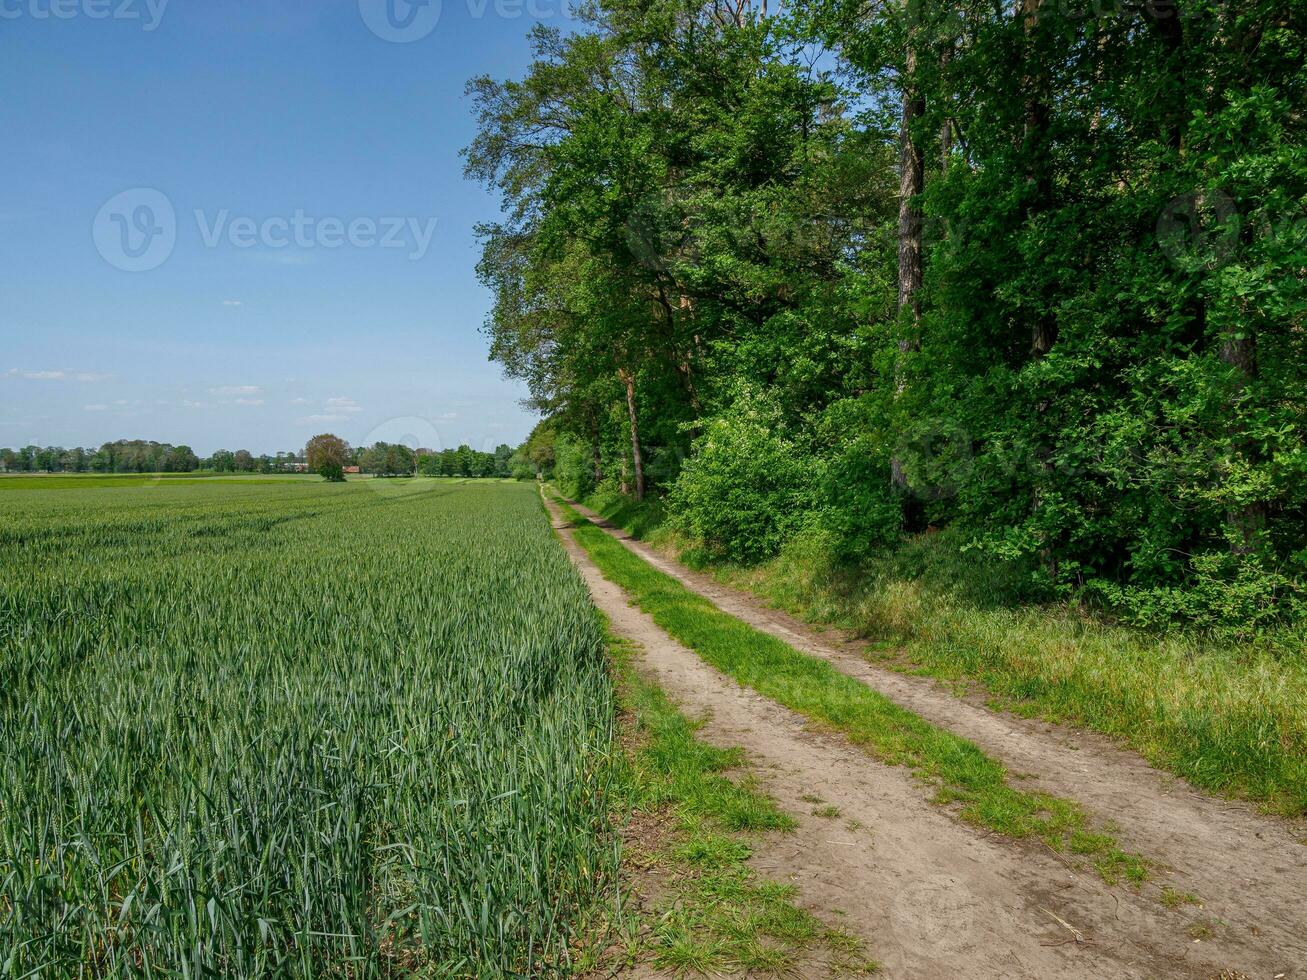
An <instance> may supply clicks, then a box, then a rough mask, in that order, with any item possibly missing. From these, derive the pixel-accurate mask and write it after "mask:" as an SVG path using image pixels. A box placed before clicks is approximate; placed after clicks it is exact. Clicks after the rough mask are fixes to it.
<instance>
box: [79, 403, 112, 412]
mask: <svg viewBox="0 0 1307 980" xmlns="http://www.w3.org/2000/svg"><path fill="white" fill-rule="evenodd" d="M83 410H84V411H87V412H107V411H109V406H108V405H86V406H83Z"/></svg>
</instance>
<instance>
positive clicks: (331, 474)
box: [318, 463, 345, 483]
mask: <svg viewBox="0 0 1307 980" xmlns="http://www.w3.org/2000/svg"><path fill="white" fill-rule="evenodd" d="M318 474H319V475H320V476H321V477H322V478H323V479H324V480H326V481H327V482H328V483H344V482H345V467H343V466H341V465H340V464H339V463H323V464H322V465H321V466H319V467H318Z"/></svg>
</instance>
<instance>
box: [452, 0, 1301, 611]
mask: <svg viewBox="0 0 1307 980" xmlns="http://www.w3.org/2000/svg"><path fill="white" fill-rule="evenodd" d="M1304 26H1307V25H1304V9H1303V8H1302V7H1301V6H1300V5H1292V4H1289V5H1286V4H1282V3H1274V2H1271V0H1253V2H1252V3H1251V4H1245V5H1242V6H1237V5H1229V4H1217V3H1214V2H1211V0H1175V2H1169V0H1168V2H1167V3H1164V4H1160V3H1153V4H1140V5H1116V4H1108V5H1106V6H1104V5H1087V6H1086V5H1075V4H1070V5H1068V4H1064V3H1054V2H1053V0H1022V2H1021V3H1018V4H1016V5H1015V7H1014V6H1011V5H1008V6H1001V5H1000V6H995V5H993V4H978V3H971V2H969V0H963V2H961V3H944V2H928V0H910V2H908V3H905V4H887V5H879V4H866V3H864V2H861V0H802V2H800V3H799V4H798V6H797V7H791V8H789V10H788V11H787V13H786V14H785V15H784V16H777V15H775V14H774V13H769V12H768V10H767V9H766V7H765V6H763V7H761V8H759V7H758V6H754V5H751V4H750V3H749V2H747V0H736V2H734V3H727V4H722V3H714V4H708V5H701V4H700V3H697V2H693V0H600V2H598V3H596V4H593V5H591V6H590V7H589V8H588V9H587V14H586V24H585V28H584V29H583V30H581V31H579V32H577V33H576V34H573V35H567V36H564V35H562V34H559V33H554V32H551V31H548V30H544V29H537V30H536V32H535V34H534V35H533V38H534V43H535V50H536V60H535V61H534V63H533V64H532V66H531V67H530V69H529V71H528V72H527V73H526V75H525V77H524V78H522V79H520V80H510V81H503V82H501V81H495V80H491V79H488V78H481V79H476V80H474V81H473V82H472V83H471V86H470V88H471V91H472V93H473V95H474V96H475V99H476V103H477V108H478V113H479V132H478V135H477V137H476V139H475V141H474V142H473V143H472V145H471V146H470V147H469V148H468V150H467V160H468V173H469V175H470V176H472V177H474V178H477V179H481V180H484V181H486V182H488V183H489V184H491V185H492V186H494V187H496V188H497V189H498V191H499V192H500V194H501V195H502V198H503V201H504V205H505V214H504V217H503V219H502V220H501V221H500V222H499V223H497V224H493V225H489V226H486V227H485V228H483V229H482V233H483V241H484V251H483V257H482V261H481V266H480V272H481V275H482V277H483V279H484V281H485V282H486V283H487V285H488V286H489V287H490V288H491V289H492V291H493V294H494V299H495V302H494V308H493V311H492V313H491V315H490V317H489V321H488V331H489V334H490V337H491V342H492V356H493V357H495V358H496V359H498V360H499V361H500V362H502V364H503V365H504V367H505V368H506V370H507V371H508V372H509V373H510V374H511V375H513V376H515V377H518V378H521V379H523V380H524V381H525V382H526V383H527V384H528V386H529V388H530V391H531V395H532V398H533V401H534V405H535V406H536V408H538V409H539V410H540V412H541V413H542V414H543V415H544V416H545V417H546V419H547V421H546V423H545V428H544V431H543V432H538V433H537V434H536V435H535V436H533V438H532V440H531V441H530V442H529V443H528V444H527V446H525V447H523V449H522V450H521V451H520V453H521V454H522V458H523V460H524V461H527V460H529V461H530V462H531V463H533V464H534V465H536V466H537V467H543V466H548V465H550V464H552V465H554V466H556V467H557V475H558V479H559V480H560V483H561V484H562V485H564V486H565V487H566V488H567V489H569V490H572V491H575V492H581V493H584V492H587V491H588V490H590V489H593V488H594V487H597V486H604V487H605V488H607V489H613V490H620V491H623V492H627V493H630V494H632V495H634V496H637V497H640V496H643V495H644V493H645V492H646V489H653V490H657V491H669V492H670V495H669V500H668V503H669V507H670V510H671V514H672V517H673V519H674V520H676V521H678V522H679V523H680V525H681V526H682V527H683V528H685V529H686V530H687V531H690V532H693V533H695V534H696V535H698V536H701V537H703V538H705V539H706V540H707V541H708V544H709V546H710V547H712V548H714V549H715V550H716V551H717V552H718V553H720V554H722V555H725V556H728V557H732V558H738V559H755V558H759V557H763V556H766V555H769V554H774V553H775V552H776V551H777V550H778V549H780V548H781V547H783V546H784V545H785V543H786V542H787V541H789V540H792V539H793V537H794V536H795V535H797V534H802V533H804V532H805V531H807V530H809V529H813V530H815V531H817V532H819V533H820V536H821V537H822V539H823V540H828V541H830V542H832V544H831V547H832V548H833V549H834V550H835V552H837V554H838V555H839V557H841V558H842V559H844V560H852V561H857V560H858V559H859V558H861V557H864V556H866V555H867V554H868V553H869V551H871V550H872V549H876V548H880V547H884V546H887V545H892V544H893V543H894V542H895V541H896V539H898V537H899V536H900V535H902V534H903V533H905V532H916V531H921V530H923V529H925V528H927V527H928V526H931V525H934V526H941V525H945V524H948V525H952V526H953V527H954V529H955V530H957V531H958V532H959V539H960V540H962V541H964V542H966V546H967V547H970V548H979V549H983V550H984V551H986V552H988V553H989V554H991V555H994V556H998V557H1000V558H1003V559H1008V560H1011V561H1013V562H1015V563H1016V564H1018V565H1022V566H1025V567H1026V568H1027V569H1028V572H1029V575H1028V579H1027V581H1028V582H1029V584H1030V587H1031V588H1032V589H1033V590H1035V593H1036V594H1044V595H1052V594H1077V595H1081V596H1093V597H1096V598H1098V599H1099V600H1102V601H1105V602H1107V603H1109V604H1111V605H1112V606H1113V607H1114V608H1116V609H1118V610H1121V611H1122V612H1124V613H1125V614H1126V615H1128V616H1129V617H1130V618H1131V619H1133V620H1134V621H1136V622H1143V623H1165V622H1171V621H1174V620H1177V619H1183V620H1188V621H1196V622H1198V623H1200V624H1209V625H1218V624H1220V625H1226V626H1231V625H1232V626H1234V627H1235V628H1238V629H1248V628H1256V627H1257V626H1258V625H1260V624H1263V623H1267V622H1270V621H1274V620H1277V619H1284V618H1291V617H1296V616H1300V615H1301V614H1302V613H1303V612H1304V610H1305V609H1307V445H1305V443H1304V431H1305V424H1307V327H1305V326H1304V311H1305V310H1307V303H1305V301H1304V281H1305V279H1307V273H1305V271H1304V270H1307V219H1304V217H1303V205H1304V201H1305V200H1307V151H1305V150H1304V138H1303V137H1304V129H1305V127H1304V113H1303V110H1302V107H1303V105H1304V104H1305V103H1307V76H1305V75H1304V70H1303V66H1304V60H1303V39H1304V30H1303V28H1304Z"/></svg>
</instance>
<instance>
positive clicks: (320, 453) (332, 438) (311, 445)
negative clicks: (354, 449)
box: [304, 432, 351, 483]
mask: <svg viewBox="0 0 1307 980" xmlns="http://www.w3.org/2000/svg"><path fill="white" fill-rule="evenodd" d="M350 458H351V457H350V449H349V443H347V442H345V440H344V439H341V438H340V437H339V436H336V435H332V434H331V433H329V432H326V433H322V434H321V435H316V436H314V437H313V438H312V439H310V440H309V441H308V442H307V443H306V444H305V446H304V459H305V461H306V463H307V464H308V468H309V470H310V471H311V472H313V473H318V474H320V475H321V476H323V477H324V478H325V479H327V480H329V481H331V482H337V483H339V482H342V481H343V480H344V479H345V466H347V465H351V464H350V463H349V460H350Z"/></svg>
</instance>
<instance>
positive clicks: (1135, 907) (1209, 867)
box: [554, 510, 1307, 980]
mask: <svg viewBox="0 0 1307 980" xmlns="http://www.w3.org/2000/svg"><path fill="white" fill-rule="evenodd" d="M583 512H584V510H583ZM586 513H587V516H593V515H590V514H589V513H588V512H586ZM554 516H555V524H556V526H559V527H565V525H564V524H563V523H562V522H561V521H559V519H558V514H557V512H556V511H555V512H554ZM606 529H607V530H608V531H609V533H612V534H614V536H616V537H619V538H620V539H623V540H624V543H625V544H626V546H627V547H628V548H630V549H631V550H632V551H634V552H636V553H637V554H639V555H640V556H641V557H643V558H645V559H646V560H648V561H650V563H651V564H654V565H655V566H657V567H658V568H659V569H661V570H662V571H665V572H667V573H669V574H671V575H673V576H674V577H676V578H677V579H679V580H681V581H682V582H683V583H684V584H686V585H687V586H688V587H690V588H692V589H694V590H695V591H698V592H700V593H702V594H704V595H706V596H707V597H708V598H710V599H711V600H712V601H713V602H715V603H716V604H717V605H718V606H719V607H720V608H722V609H723V610H725V611H726V612H729V613H731V614H732V615H736V616H738V617H739V618H741V619H745V620H746V621H748V622H750V623H752V624H753V625H755V626H756V627H758V628H759V629H762V630H764V631H766V632H770V633H774V634H776V635H778V636H780V637H781V638H783V639H785V640H786V641H787V642H789V643H791V644H792V645H794V646H796V647H797V648H799V649H802V650H804V651H805V652H808V653H811V654H814V655H817V656H822V657H825V658H826V659H828V660H830V661H831V662H832V663H833V664H834V665H836V666H837V667H839V668H840V669H841V670H844V671H845V672H846V673H849V674H851V675H853V676H855V677H858V678H859V679H860V680H862V681H864V682H865V683H867V684H868V685H869V686H872V687H875V688H876V689H878V690H881V691H882V692H883V693H885V694H886V695H888V696H890V697H891V698H893V699H894V700H896V701H898V702H899V703H900V704H903V705H904V706H905V707H908V708H910V709H911V710H913V711H915V712H917V713H918V714H920V715H922V716H923V717H926V718H928V719H929V720H931V721H932V722H934V723H936V724H938V725H941V726H943V727H947V728H949V729H951V730H953V731H955V732H957V733H959V734H961V735H964V736H966V737H968V738H970V739H972V740H973V741H975V742H977V743H978V744H980V745H981V746H982V747H983V748H984V749H985V750H986V751H988V752H989V753H990V754H992V755H994V756H996V757H998V758H1000V759H1002V760H1003V761H1004V762H1005V763H1006V764H1007V765H1008V766H1009V768H1010V769H1011V770H1013V771H1014V772H1016V773H1020V774H1023V775H1026V776H1029V777H1030V783H1029V784H1030V785H1034V786H1037V787H1038V788H1040V789H1044V790H1046V791H1048V792H1052V793H1056V794H1058V795H1061V796H1066V797H1070V798H1074V799H1077V800H1080V801H1081V802H1082V803H1084V804H1085V805H1086V806H1088V807H1089V808H1090V810H1091V811H1093V812H1094V813H1095V814H1097V815H1099V816H1101V817H1110V818H1111V819H1113V820H1114V821H1115V822H1116V824H1117V825H1119V827H1120V828H1121V832H1120V835H1119V836H1120V837H1121V839H1122V842H1123V844H1124V845H1125V846H1126V847H1127V848H1129V849H1132V850H1135V851H1138V852H1140V853H1142V854H1144V855H1145V856H1146V857H1148V858H1150V859H1152V860H1155V861H1163V862H1165V863H1166V864H1168V865H1169V866H1170V867H1171V868H1172V869H1173V872H1172V873H1171V874H1166V873H1162V874H1160V875H1159V878H1161V879H1162V882H1163V883H1165V884H1170V885H1171V886H1172V887H1174V888H1175V889H1177V890H1179V891H1192V892H1195V893H1198V894H1199V895H1201V897H1202V898H1203V899H1204V902H1205V905H1204V907H1203V908H1194V907H1191V906H1182V907H1181V908H1178V909H1168V908H1165V907H1164V906H1163V905H1162V904H1160V902H1158V901H1157V898H1156V896H1157V889H1156V888H1151V887H1150V888H1149V889H1147V890H1145V892H1144V893H1142V894H1140V893H1136V892H1135V891H1134V890H1132V889H1130V888H1129V887H1125V886H1117V887H1114V888H1113V887H1108V886H1106V885H1104V884H1102V883H1101V882H1100V881H1099V880H1098V879H1097V878H1096V877H1095V876H1093V875H1092V874H1091V873H1084V872H1080V873H1072V872H1071V871H1070V870H1069V869H1068V867H1067V866H1066V865H1065V864H1064V863H1063V862H1062V859H1060V858H1059V857H1057V856H1055V855H1053V854H1052V853H1051V852H1049V851H1047V849H1041V848H1040V847H1039V846H1037V845H1030V844H1014V843H1011V842H1009V841H1005V840H1003V839H1000V838H996V837H993V836H989V835H985V834H984V833H982V832H979V831H976V830H974V829H972V828H969V827H966V826H964V825H962V824H960V823H958V822H957V821H956V820H955V819H953V818H952V817H951V816H949V815H948V814H947V813H945V812H943V811H941V810H939V809H938V808H936V807H934V806H932V805H930V804H929V803H928V802H927V796H928V792H927V791H926V790H925V789H923V787H921V786H920V785H919V784H917V783H916V782H915V781H914V780H913V779H912V777H911V776H910V775H909V774H908V773H906V772H904V771H902V770H900V769H895V768H890V767H886V766H883V765H881V764H879V763H877V762H875V761H874V760H872V759H870V758H869V757H868V756H866V755H865V754H864V753H862V752H860V751H858V750H857V749H855V748H853V747H851V746H849V745H848V744H847V743H846V742H844V740H842V739H840V738H838V737H836V736H830V735H825V734H817V733H814V732H810V731H808V730H806V728H805V725H804V722H803V719H802V718H800V717H799V716H797V715H795V714H794V713H792V712H790V711H788V710H786V709H784V708H782V707H780V706H779V705H776V704H775V703H773V702H771V701H769V700H767V699H765V698H762V697H760V696H758V695H756V694H754V693H753V692H751V691H749V690H746V689H743V688H741V687H740V686H739V685H738V684H736V683H735V682H734V681H732V680H730V679H728V678H725V677H723V676H722V675H720V674H719V673H717V672H716V671H715V670H713V669H712V668H710V667H708V666H707V665H706V664H704V663H703V662H702V661H701V660H700V659H699V658H698V657H697V656H695V655H694V654H693V653H692V652H691V651H689V650H687V649H686V648H685V647H683V646H681V645H680V644H678V643H676V642H675V641H673V640H672V639H671V638H670V637H668V636H667V635H666V634H665V633H663V632H662V631H661V630H660V629H659V628H658V627H657V626H656V625H655V624H654V623H653V621H652V620H651V619H650V618H649V617H648V616H646V615H645V614H643V613H641V612H640V611H638V610H636V609H634V608H632V607H630V606H629V605H628V603H627V600H626V597H625V595H624V594H623V593H622V592H621V590H620V589H618V588H617V587H616V586H614V585H612V584H611V583H609V582H608V581H607V580H605V579H604V578H603V577H602V576H601V575H600V574H599V573H598V571H597V569H595V568H594V566H593V565H592V564H591V563H590V562H589V560H588V559H587V558H586V557H585V556H584V553H583V552H581V551H580V549H579V548H577V546H576V545H575V543H574V542H573V541H572V540H571V536H570V534H568V533H567V532H566V530H565V529H564V530H563V531H562V534H563V538H564V542H565V544H566V545H567V547H568V551H569V554H571V556H572V558H573V560H574V561H576V563H577V565H578V567H580V569H581V571H582V573H583V574H584V575H585V578H586V581H587V583H588V584H589V586H590V589H591V592H592V593H593V595H594V597H595V601H596V603H597V604H598V605H599V606H600V608H602V609H603V610H604V612H605V613H606V614H607V615H608V616H609V618H610V619H611V620H612V623H613V628H614V629H615V630H617V631H618V632H619V633H621V634H622V635H624V636H627V637H629V638H631V639H633V640H635V641H637V642H638V643H640V644H641V645H642V647H643V648H644V651H645V653H644V669H646V670H647V671H648V672H649V674H650V676H652V677H653V678H654V679H655V680H656V681H657V682H658V683H659V684H660V685H661V686H662V687H663V688H664V689H665V690H666V691H667V692H668V693H669V695H671V696H672V697H673V698H674V699H675V700H676V701H677V702H678V703H679V704H680V705H681V706H682V708H683V710H685V711H686V712H687V713H688V714H690V715H692V716H697V717H705V716H706V717H708V718H710V721H709V723H708V724H707V726H706V727H705V728H704V729H703V732H702V734H703V737H705V738H706V739H707V740H709V741H711V742H713V743H715V744H721V745H739V746H741V747H743V748H744V749H745V751H746V752H747V753H748V754H749V756H750V758H751V760H753V762H754V763H755V764H756V765H758V766H759V767H760V768H761V769H762V770H763V771H764V773H769V776H768V780H767V781H768V789H769V791H770V792H771V793H772V794H773V795H774V796H775V797H776V798H777V800H778V802H779V803H780V804H781V806H782V807H783V808H785V809H786V810H787V811H788V812H790V813H792V814H794V815H796V816H798V817H799V818H800V821H801V824H800V828H799V830H798V831H797V832H796V833H795V834H793V835H787V836H784V837H778V838H777V839H776V840H775V841H773V842H772V843H771V845H770V846H768V847H767V848H765V849H763V850H762V851H761V852H760V853H759V854H758V855H757V856H756V857H755V860H754V864H755V865H756V866H757V867H758V869H759V870H760V871H762V872H763V873H764V874H766V875H768V876H769V877H772V878H776V879H783V880H792V881H794V882H795V883H796V884H798V885H799V886H800V894H801V896H802V901H803V902H804V903H805V904H807V905H808V906H809V907H811V908H812V909H813V910H814V911H818V912H820V913H822V914H823V918H826V919H827V920H828V921H829V920H830V912H831V910H833V909H838V910H841V911H842V912H843V913H844V916H843V917H842V919H841V921H842V922H843V923H844V924H845V926H846V927H847V928H848V929H849V930H850V931H852V932H854V933H855V934H857V935H859V936H861V937H862V938H863V939H864V940H866V941H867V943H868V946H869V949H870V951H871V953H872V955H874V956H875V957H876V958H877V959H878V960H880V961H881V962H882V963H883V964H884V965H885V968H886V971H885V972H886V975H888V976H891V977H923V978H924V977H931V978H936V977H947V976H957V975H962V974H968V975H971V976H974V977H1059V976H1062V977H1086V976H1105V977H1106V976H1110V977H1215V976H1219V975H1221V974H1222V971H1237V972H1232V973H1229V974H1227V975H1228V976H1239V975H1241V974H1242V975H1246V976H1249V977H1266V978H1267V980H1273V978H1275V977H1284V978H1286V980H1288V978H1293V977H1296V976H1303V975H1305V974H1304V973H1302V972H1301V971H1302V970H1303V969H1304V964H1307V925H1305V923H1307V912H1305V911H1304V905H1305V904H1307V848H1304V847H1303V846H1302V845H1301V844H1300V843H1298V841H1297V840H1296V838H1295V837H1294V835H1293V833H1292V831H1291V828H1289V827H1288V826H1287V825H1286V824H1284V823H1283V822H1280V821H1275V820H1272V819H1270V818H1263V817H1261V816H1259V815H1257V814H1255V813H1253V812H1251V811H1249V810H1248V809H1247V808H1244V807H1242V806H1237V805H1233V804H1228V803H1224V802H1221V801H1217V800H1212V799H1209V798H1207V797H1203V796H1200V795H1199V794H1197V793H1196V792H1194V791H1193V790H1192V789H1190V788H1189V787H1187V786H1185V785H1184V784H1183V783H1180V782H1179V781H1177V780H1175V779H1174V778H1173V777H1167V776H1165V775H1163V774H1161V773H1158V772H1156V771H1155V770H1153V769H1151V768H1150V767H1148V766H1147V765H1146V764H1144V763H1143V762H1142V761H1140V760H1139V759H1138V757H1136V756H1134V755H1132V754H1130V753H1128V752H1124V751H1122V750H1120V749H1117V748H1115V747H1113V746H1111V745H1109V744H1107V743H1106V742H1105V741H1104V740H1102V739H1100V738H1097V737H1093V736H1089V735H1085V734H1082V733H1072V732H1068V731H1065V730H1062V729H1057V728H1054V727H1053V726H1049V725H1043V724H1039V723H1034V722H1029V721H1025V720H1023V719H1018V718H1013V717H1008V716H1006V715H1001V714H997V713H994V712H991V711H989V710H987V709H985V708H983V707H981V706H978V705H975V704H968V703H966V702H964V701H961V700H959V699H957V698H954V697H952V696H951V695H949V694H947V693H945V692H943V691H941V690H939V689H938V688H937V687H936V686H935V685H934V684H933V682H930V681H923V680H921V679H918V678H908V677H904V676H901V675H898V674H894V673H892V672H889V671H885V670H882V669H878V668H875V667H873V666H871V665H869V664H868V663H867V662H866V661H865V660H863V659H862V658H861V657H860V656H859V655H858V654H857V653H856V650H855V649H854V647H853V645H852V644H849V643H847V642H845V641H844V640H842V639H840V638H834V639H832V638H831V637H819V636H818V635H817V634H816V633H815V632H814V631H812V630H810V629H809V628H807V627H805V626H803V625H802V624H799V623H796V622H795V621H793V620H791V619H789V618H788V617H785V616H783V615H782V614H780V613H777V612H775V611H774V610H770V609H766V608H765V607H762V606H761V604H759V603H757V602H756V601H754V600H752V599H749V598H747V597H744V596H742V595H740V594H739V593H737V592H734V591H732V590H729V589H725V588H723V587H721V586H720V585H717V584H716V583H714V582H712V581H711V580H709V579H706V578H705V577H704V576H699V575H695V574H694V573H691V572H688V571H687V570H686V569H684V568H682V567H681V566H679V565H677V564H675V563H674V562H670V561H668V560H667V559H666V558H664V557H663V556H661V555H658V554H657V553H656V552H654V551H652V549H650V548H648V547H647V546H645V545H643V544H641V543H640V542H635V541H632V540H630V539H629V536H627V535H625V534H624V533H622V532H620V531H617V530H616V529H614V528H612V527H611V526H609V527H607V528H606ZM805 796H807V797H820V798H821V799H822V800H823V801H825V804H827V805H832V806H835V807H837V808H838V809H839V811H840V816H839V817H838V818H836V819H828V818H822V817H817V816H811V815H810V813H811V811H812V809H813V804H812V803H811V802H808V801H805V800H804V799H802V797H805ZM851 821H856V822H857V823H859V824H861V825H862V826H861V828H859V829H855V830H850V829H848V828H849V826H850V822H851ZM1199 926H1202V927H1204V928H1205V929H1206V930H1210V931H1211V932H1212V935H1210V936H1207V935H1205V934H1203V935H1202V938H1201V940H1200V941H1195V939H1194V937H1193V935H1191V930H1192V929H1195V928H1196V927H1199ZM1073 930H1075V931H1078V933H1079V934H1080V936H1081V937H1082V938H1083V939H1084V940H1088V941H1086V942H1079V941H1077V939H1076V934H1075V932H1074V931H1073Z"/></svg>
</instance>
